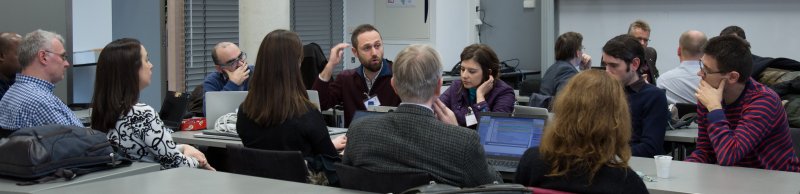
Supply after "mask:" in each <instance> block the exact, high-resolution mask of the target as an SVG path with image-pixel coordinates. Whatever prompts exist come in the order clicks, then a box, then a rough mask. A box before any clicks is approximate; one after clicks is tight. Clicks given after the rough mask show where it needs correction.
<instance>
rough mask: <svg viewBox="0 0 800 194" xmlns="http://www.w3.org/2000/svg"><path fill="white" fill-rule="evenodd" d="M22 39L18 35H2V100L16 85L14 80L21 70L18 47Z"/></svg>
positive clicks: (0, 73)
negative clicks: (12, 86)
mask: <svg viewBox="0 0 800 194" xmlns="http://www.w3.org/2000/svg"><path fill="white" fill-rule="evenodd" d="M21 39H22V37H21V36H19V34H17V33H13V32H1V33H0V99H2V98H3V95H4V94H5V93H6V91H8V88H9V87H11V85H12V84H14V78H15V77H16V74H17V73H18V72H19V70H20V68H21V67H20V66H19V59H18V58H17V47H18V46H19V41H20V40H21Z"/></svg>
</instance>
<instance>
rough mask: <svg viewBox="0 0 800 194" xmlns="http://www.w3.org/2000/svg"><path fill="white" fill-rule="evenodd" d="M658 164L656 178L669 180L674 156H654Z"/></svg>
mask: <svg viewBox="0 0 800 194" xmlns="http://www.w3.org/2000/svg"><path fill="white" fill-rule="evenodd" d="M653 158H655V162H656V176H658V178H662V179H666V178H669V167H670V164H671V163H672V156H667V155H658V156H654V157H653Z"/></svg>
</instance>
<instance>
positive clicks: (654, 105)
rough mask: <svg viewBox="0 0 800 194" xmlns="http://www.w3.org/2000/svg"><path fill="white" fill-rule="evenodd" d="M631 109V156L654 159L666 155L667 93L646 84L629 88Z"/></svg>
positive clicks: (636, 84) (632, 85) (627, 92)
mask: <svg viewBox="0 0 800 194" xmlns="http://www.w3.org/2000/svg"><path fill="white" fill-rule="evenodd" d="M625 94H626V95H627V96H628V108H629V110H630V112H631V128H632V129H633V132H632V133H631V140H630V145H631V153H632V154H633V156H639V157H648V158H652V157H653V156H655V155H659V154H664V148H663V147H664V134H665V133H666V130H667V122H668V119H669V111H668V110H667V97H666V95H664V91H662V90H661V89H658V88H656V87H655V86H653V85H650V84H647V83H645V82H644V80H641V79H639V81H637V82H634V83H633V84H631V85H628V86H625Z"/></svg>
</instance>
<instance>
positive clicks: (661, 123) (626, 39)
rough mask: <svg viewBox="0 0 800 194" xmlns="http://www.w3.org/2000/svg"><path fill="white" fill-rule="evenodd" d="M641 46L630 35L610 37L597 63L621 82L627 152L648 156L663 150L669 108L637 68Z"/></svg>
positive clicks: (641, 63) (662, 95)
mask: <svg viewBox="0 0 800 194" xmlns="http://www.w3.org/2000/svg"><path fill="white" fill-rule="evenodd" d="M643 57H644V48H642V45H641V44H639V42H638V41H636V38H634V37H633V36H631V35H627V34H623V35H619V36H617V37H614V38H612V39H611V40H609V41H608V42H606V44H605V46H603V57H602V58H601V60H600V61H602V62H601V65H602V66H604V67H606V73H608V74H609V75H611V77H614V78H615V79H617V80H619V81H620V82H622V85H623V86H625V95H626V96H627V98H628V108H629V109H630V110H629V111H630V113H631V128H633V132H632V133H631V140H630V145H631V154H632V155H633V156H638V157H650V158H652V157H653V156H655V155H659V154H663V153H664V149H663V145H664V133H666V127H667V121H668V119H669V111H667V97H666V96H665V95H664V92H663V91H661V89H658V88H657V87H656V86H654V85H651V84H647V83H645V82H644V80H643V79H642V78H641V77H640V76H639V74H638V73H637V70H638V69H639V68H640V67H641V66H643V65H644V64H643V63H644V62H643V61H644V60H642V58H643Z"/></svg>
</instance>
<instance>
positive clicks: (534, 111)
mask: <svg viewBox="0 0 800 194" xmlns="http://www.w3.org/2000/svg"><path fill="white" fill-rule="evenodd" d="M547 113H548V112H547V109H546V108H540V107H530V106H520V105H514V115H547Z"/></svg>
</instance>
